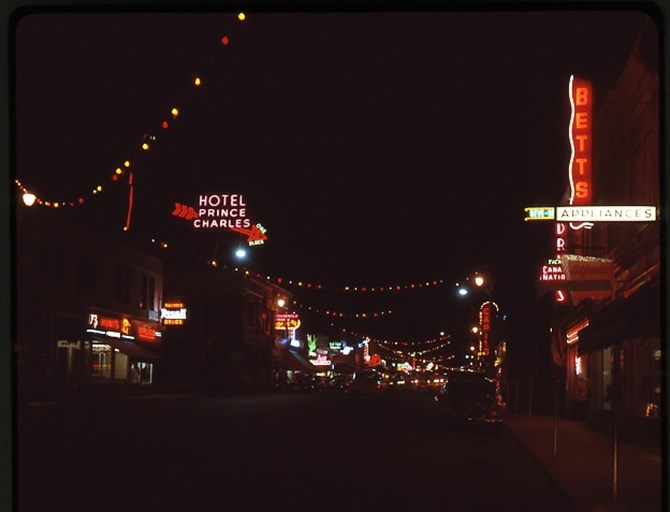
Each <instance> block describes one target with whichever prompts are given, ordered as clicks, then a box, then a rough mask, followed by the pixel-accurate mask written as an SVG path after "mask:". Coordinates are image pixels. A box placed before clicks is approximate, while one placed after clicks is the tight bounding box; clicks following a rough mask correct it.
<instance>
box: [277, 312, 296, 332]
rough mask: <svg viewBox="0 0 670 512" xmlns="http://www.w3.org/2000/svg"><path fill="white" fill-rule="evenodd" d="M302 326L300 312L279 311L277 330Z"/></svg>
mask: <svg viewBox="0 0 670 512" xmlns="http://www.w3.org/2000/svg"><path fill="white" fill-rule="evenodd" d="M299 327H300V316H299V315H298V313H277V315H276V317H275V330H277V331H285V330H295V329H298V328H299Z"/></svg>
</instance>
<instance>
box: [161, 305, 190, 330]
mask: <svg viewBox="0 0 670 512" xmlns="http://www.w3.org/2000/svg"><path fill="white" fill-rule="evenodd" d="M187 316H188V310H187V309H186V307H185V306H184V303H183V302H166V303H165V304H163V307H162V308H161V322H163V325H183V324H184V322H185V321H186V317H187Z"/></svg>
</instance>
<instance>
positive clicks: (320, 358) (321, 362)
mask: <svg viewBox="0 0 670 512" xmlns="http://www.w3.org/2000/svg"><path fill="white" fill-rule="evenodd" d="M309 362H310V363H312V364H313V365H314V366H330V365H331V361H330V359H328V356H327V355H325V354H317V355H316V359H310V360H309Z"/></svg>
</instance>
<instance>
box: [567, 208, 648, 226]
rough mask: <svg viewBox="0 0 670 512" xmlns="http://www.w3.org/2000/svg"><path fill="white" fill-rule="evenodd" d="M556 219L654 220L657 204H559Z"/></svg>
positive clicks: (598, 220) (601, 220)
mask: <svg viewBox="0 0 670 512" xmlns="http://www.w3.org/2000/svg"><path fill="white" fill-rule="evenodd" d="M556 220H559V221H564V222H574V221H576V222H653V221H655V220H656V207H655V206H558V207H556Z"/></svg>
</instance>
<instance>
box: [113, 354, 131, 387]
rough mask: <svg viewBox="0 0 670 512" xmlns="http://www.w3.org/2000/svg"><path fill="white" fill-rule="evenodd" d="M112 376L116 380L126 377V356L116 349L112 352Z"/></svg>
mask: <svg viewBox="0 0 670 512" xmlns="http://www.w3.org/2000/svg"><path fill="white" fill-rule="evenodd" d="M114 378H115V379H118V380H126V379H127V378H128V356H127V355H126V354H124V353H123V352H120V351H118V350H115V354H114Z"/></svg>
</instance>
